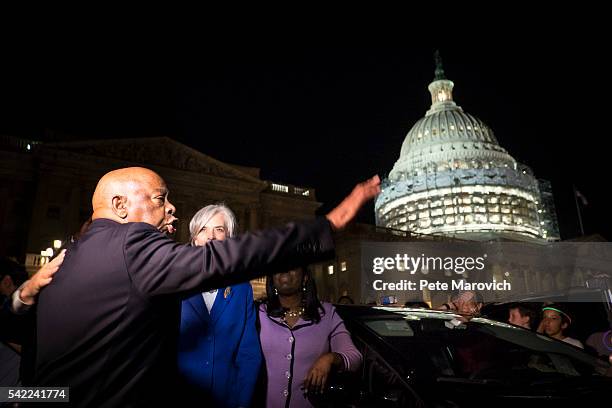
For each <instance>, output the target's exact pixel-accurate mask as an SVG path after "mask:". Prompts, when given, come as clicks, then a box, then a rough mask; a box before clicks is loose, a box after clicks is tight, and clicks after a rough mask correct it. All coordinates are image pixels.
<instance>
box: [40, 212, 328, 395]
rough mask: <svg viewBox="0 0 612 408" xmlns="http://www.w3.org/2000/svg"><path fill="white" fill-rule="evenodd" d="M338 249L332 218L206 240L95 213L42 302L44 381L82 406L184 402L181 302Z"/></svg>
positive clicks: (41, 350) (46, 289)
mask: <svg viewBox="0 0 612 408" xmlns="http://www.w3.org/2000/svg"><path fill="white" fill-rule="evenodd" d="M332 252H333V240H332V237H331V228H330V225H329V222H328V221H327V220H325V219H318V220H316V221H313V222H310V223H304V224H289V225H288V226H286V227H285V228H280V229H274V230H267V231H264V232H260V233H255V234H245V235H242V236H240V237H237V238H232V239H228V240H225V241H212V242H210V243H208V244H206V245H205V246H202V247H192V246H187V245H181V244H177V243H176V242H174V241H173V240H171V239H170V238H168V237H166V236H165V235H163V234H162V233H160V232H158V231H157V230H156V229H155V228H154V227H152V226H150V225H148V224H144V223H128V224H119V223H116V222H114V221H111V220H108V219H97V220H94V221H93V222H92V224H91V226H90V228H89V230H88V231H87V232H86V233H85V234H84V235H83V236H82V237H81V238H80V239H79V240H78V241H77V242H76V243H75V244H74V245H73V246H72V247H71V248H70V249H68V251H67V253H66V257H65V259H64V263H63V265H62V266H61V268H60V270H59V271H58V272H57V273H56V275H55V277H54V279H53V283H52V284H51V285H49V286H48V287H47V288H45V290H43V291H42V292H41V294H40V297H39V302H38V321H37V361H36V377H35V384H37V385H40V386H69V387H70V401H71V402H72V404H74V405H77V406H86V407H97V406H121V407H128V406H152V405H153V404H155V405H159V404H160V403H163V401H171V400H175V398H176V395H173V393H175V392H176V390H175V389H174V388H173V383H174V380H175V378H176V351H177V337H178V329H179V318H180V299H181V298H186V297H188V296H190V295H193V294H195V293H198V292H202V291H204V290H208V289H211V288H216V287H225V286H227V285H231V284H233V283H237V282H239V281H245V280H248V279H251V278H253V277H256V276H260V275H263V274H265V273H268V272H275V271H284V270H288V269H290V268H292V267H295V266H297V265H300V264H305V263H310V262H314V261H318V260H322V259H324V258H326V257H328V256H329V255H331V254H332Z"/></svg>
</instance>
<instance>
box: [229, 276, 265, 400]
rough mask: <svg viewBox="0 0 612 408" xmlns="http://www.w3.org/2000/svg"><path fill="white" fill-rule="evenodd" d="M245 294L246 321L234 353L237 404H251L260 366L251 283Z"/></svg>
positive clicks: (260, 357)
mask: <svg viewBox="0 0 612 408" xmlns="http://www.w3.org/2000/svg"><path fill="white" fill-rule="evenodd" d="M245 289H246V291H247V296H246V305H245V307H246V322H245V325H244V331H243V333H242V337H241V338H240V344H239V345H238V352H237V354H236V365H237V366H238V381H237V384H236V388H235V389H236V393H237V398H238V401H237V402H238V404H237V405H238V406H240V407H249V406H251V399H252V397H253V392H254V391H255V384H256V383H257V376H258V375H259V368H260V366H261V360H262V356H261V346H260V344H259V335H258V334H257V328H256V327H255V320H256V313H257V311H256V310H255V303H254V302H253V289H252V288H251V285H248V287H247V288H245Z"/></svg>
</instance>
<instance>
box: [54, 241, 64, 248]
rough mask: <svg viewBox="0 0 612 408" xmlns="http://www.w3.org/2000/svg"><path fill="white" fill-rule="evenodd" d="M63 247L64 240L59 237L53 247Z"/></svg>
mask: <svg viewBox="0 0 612 408" xmlns="http://www.w3.org/2000/svg"><path fill="white" fill-rule="evenodd" d="M61 247H62V241H60V240H59V239H55V240H53V248H55V249H60V248H61Z"/></svg>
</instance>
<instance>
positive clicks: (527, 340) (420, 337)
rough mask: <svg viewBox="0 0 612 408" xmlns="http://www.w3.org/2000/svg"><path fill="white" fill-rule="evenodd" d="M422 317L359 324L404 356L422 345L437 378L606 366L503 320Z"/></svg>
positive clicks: (575, 371)
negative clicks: (438, 376)
mask: <svg viewBox="0 0 612 408" xmlns="http://www.w3.org/2000/svg"><path fill="white" fill-rule="evenodd" d="M423 316H424V315H423V314H421V315H419V316H415V315H414V314H409V315H408V317H407V319H404V320H397V319H393V318H386V319H385V318H378V319H367V320H366V321H364V324H365V325H366V326H367V327H369V328H370V329H371V330H373V331H375V332H376V333H377V334H378V335H380V336H382V337H383V338H384V339H385V340H386V341H387V343H388V344H389V345H390V346H391V347H393V348H394V349H396V350H398V351H399V352H401V353H403V354H405V355H408V354H410V355H414V354H415V349H421V350H422V352H421V353H420V354H421V355H422V356H425V357H426V358H427V359H429V364H430V365H432V366H433V367H434V368H435V369H436V370H437V373H438V375H441V376H455V377H462V378H498V379H503V380H512V379H516V380H529V379H531V378H533V379H536V378H541V377H542V375H543V374H545V375H547V376H559V377H575V376H582V375H586V376H591V375H603V374H604V372H605V369H606V368H605V367H603V365H601V364H600V363H599V362H598V361H597V360H596V359H594V358H593V357H591V356H589V355H588V354H586V353H584V352H583V351H582V350H579V349H576V348H574V347H572V346H570V345H568V344H566V343H562V342H559V341H556V340H553V339H550V338H548V337H545V336H542V335H539V334H537V333H534V332H530V331H527V330H523V329H520V328H517V327H515V326H512V325H509V324H506V323H500V322H496V321H492V320H489V319H483V318H480V319H479V318H475V319H472V320H471V321H468V322H465V321H459V320H457V318H456V317H455V316H453V315H452V314H446V315H435V317H434V318H428V317H423Z"/></svg>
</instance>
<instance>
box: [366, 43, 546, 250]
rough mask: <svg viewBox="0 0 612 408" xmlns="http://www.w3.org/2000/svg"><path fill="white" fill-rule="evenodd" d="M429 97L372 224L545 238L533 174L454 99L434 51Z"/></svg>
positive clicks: (466, 234)
mask: <svg viewBox="0 0 612 408" xmlns="http://www.w3.org/2000/svg"><path fill="white" fill-rule="evenodd" d="M436 62H437V67H436V75H435V79H434V81H433V82H432V83H431V84H429V92H430V93H431V97H432V105H431V107H430V109H429V110H428V111H427V112H426V114H425V117H423V118H421V119H420V120H419V121H417V123H416V124H415V125H414V126H413V127H412V129H411V130H410V132H408V135H407V136H406V139H405V140H404V143H403V144H402V148H401V151H400V157H399V159H398V160H397V162H396V163H395V165H394V166H393V169H392V170H391V172H390V173H389V177H388V179H386V180H384V182H383V191H382V193H381V194H380V195H379V196H378V198H377V200H376V222H377V225H379V226H383V227H386V228H393V229H400V230H404V231H411V232H413V233H418V234H435V235H440V234H441V235H451V236H457V237H459V238H464V239H476V240H483V239H492V238H500V237H506V238H510V239H513V238H518V239H524V238H527V237H528V238H535V239H537V240H540V239H551V238H552V237H551V236H550V235H548V236H547V234H548V232H547V229H546V228H545V225H546V224H547V223H546V221H545V219H544V217H543V216H542V214H543V212H545V210H543V208H542V206H541V203H540V201H541V199H540V191H539V188H538V181H537V180H536V179H535V177H534V176H533V173H532V171H531V169H529V168H528V167H527V166H524V165H521V164H520V163H517V161H516V160H514V158H513V157H512V156H510V155H509V154H508V152H507V151H506V150H505V149H504V148H503V147H501V146H500V145H499V143H498V142H497V139H496V138H495V136H494V134H493V131H492V130H491V129H490V128H489V127H488V126H487V125H486V124H485V123H484V122H482V121H481V120H480V119H478V118H476V117H474V116H472V115H470V114H468V113H466V112H464V111H463V109H461V107H460V106H458V105H457V104H456V103H455V102H454V101H453V94H452V91H453V87H454V84H453V82H452V81H449V80H448V79H446V78H445V76H444V71H443V69H442V64H441V61H440V58H439V56H438V55H436Z"/></svg>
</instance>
